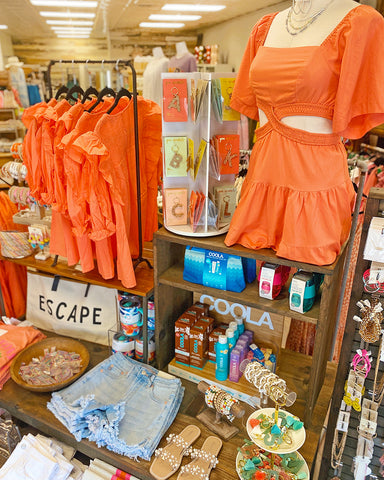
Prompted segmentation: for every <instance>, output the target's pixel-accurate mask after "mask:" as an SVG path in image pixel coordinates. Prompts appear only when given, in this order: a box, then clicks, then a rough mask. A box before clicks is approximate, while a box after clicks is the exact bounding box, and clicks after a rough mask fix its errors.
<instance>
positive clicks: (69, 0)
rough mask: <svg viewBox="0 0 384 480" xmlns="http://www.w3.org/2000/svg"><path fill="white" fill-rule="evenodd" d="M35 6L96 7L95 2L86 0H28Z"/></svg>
mask: <svg viewBox="0 0 384 480" xmlns="http://www.w3.org/2000/svg"><path fill="white" fill-rule="evenodd" d="M30 2H31V3H32V5H36V6H37V7H72V8H96V7H97V2H95V1H88V0H30Z"/></svg>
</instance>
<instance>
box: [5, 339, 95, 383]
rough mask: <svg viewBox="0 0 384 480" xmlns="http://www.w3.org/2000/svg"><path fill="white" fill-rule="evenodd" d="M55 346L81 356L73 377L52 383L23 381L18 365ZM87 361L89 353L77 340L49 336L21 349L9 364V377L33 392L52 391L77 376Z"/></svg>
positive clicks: (72, 380)
mask: <svg viewBox="0 0 384 480" xmlns="http://www.w3.org/2000/svg"><path fill="white" fill-rule="evenodd" d="M51 347H56V350H65V351H67V352H75V353H78V354H79V355H80V357H81V370H80V372H78V373H76V374H75V375H73V377H71V378H69V379H67V380H65V381H63V382H59V383H52V384H51V385H30V384H29V383H27V382H25V381H24V380H23V379H22V378H21V376H20V373H19V372H20V366H21V364H22V363H25V364H29V363H30V362H31V360H32V358H34V357H39V356H44V349H45V348H49V349H50V348H51ZM88 363H89V353H88V350H87V349H86V348H85V347H84V345H83V344H82V343H80V342H78V341H77V340H73V339H72V338H67V337H49V338H46V339H44V340H41V341H40V342H37V343H34V344H33V345H30V346H29V347H27V348H26V349H25V350H23V351H21V352H20V353H19V354H18V355H17V356H16V357H15V358H14V359H13V362H12V364H11V369H10V372H11V378H12V380H13V381H14V382H15V383H17V384H18V385H20V386H21V387H23V388H25V389H27V390H31V391H33V392H54V391H56V390H60V389H61V388H64V387H66V386H67V385H69V384H71V383H72V382H74V381H75V380H76V379H77V378H79V377H80V376H81V375H82V374H83V373H84V372H85V369H86V368H87V366H88Z"/></svg>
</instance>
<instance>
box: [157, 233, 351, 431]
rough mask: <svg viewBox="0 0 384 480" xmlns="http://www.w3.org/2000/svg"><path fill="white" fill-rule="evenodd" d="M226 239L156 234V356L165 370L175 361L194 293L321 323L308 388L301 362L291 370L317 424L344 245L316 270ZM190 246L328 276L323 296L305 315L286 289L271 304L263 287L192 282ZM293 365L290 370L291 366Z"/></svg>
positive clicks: (307, 417)
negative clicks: (187, 267)
mask: <svg viewBox="0 0 384 480" xmlns="http://www.w3.org/2000/svg"><path fill="white" fill-rule="evenodd" d="M224 239H225V236H224V235H221V236H218V237H209V238H195V237H183V236H180V235H175V234H173V233H170V232H168V231H167V230H166V229H165V228H162V229H160V230H159V231H158V232H156V233H155V236H154V269H155V309H156V344H157V345H162V348H161V349H160V350H159V352H158V355H157V362H158V365H159V367H160V368H165V367H166V366H167V365H168V363H169V362H171V360H172V359H173V357H174V348H175V332H174V330H175V321H176V320H177V318H178V317H179V316H180V315H181V314H182V313H183V312H184V311H185V310H186V309H187V308H188V307H189V306H190V305H192V303H193V293H194V292H197V293H204V294H208V295H211V296H212V297H217V298H222V299H224V300H228V301H230V302H234V303H240V304H242V305H244V306H247V307H248V306H250V307H254V308H256V309H259V310H262V311H265V312H268V313H275V314H277V315H280V316H285V317H290V318H293V319H298V320H303V321H305V322H309V323H312V324H315V325H316V336H315V343H314V350H313V357H312V359H309V362H310V366H309V367H308V375H307V380H306V382H307V383H306V384H305V388H304V386H303V385H302V384H303V382H302V380H301V376H300V374H299V373H298V372H300V371H301V369H302V368H303V364H302V363H301V360H300V359H299V360H298V362H297V368H296V367H295V368H293V367H292V374H291V379H292V380H294V379H296V378H298V379H299V381H298V382H297V383H298V385H297V386H298V387H299V386H300V385H301V387H300V388H299V392H298V395H300V397H299V399H298V401H300V402H302V404H303V406H304V422H305V423H306V424H307V425H308V424H310V423H311V422H312V421H313V413H314V409H315V406H316V402H317V399H318V397H319V393H320V391H321V388H322V386H323V384H324V380H325V372H326V368H327V361H328V358H329V356H330V352H331V347H332V339H333V335H334V330H335V323H336V312H337V304H338V292H339V291H340V285H341V279H342V272H343V266H344V259H345V254H346V249H345V246H344V248H343V250H342V253H341V254H340V256H339V257H338V258H337V259H336V261H335V262H334V263H333V264H332V265H326V266H317V265H309V264H306V263H301V262H293V261H290V260H287V259H283V258H280V257H277V256H276V254H275V253H274V252H273V251H271V250H268V249H264V250H257V251H254V250H250V249H247V248H244V247H242V246H240V245H236V246H234V247H226V245H225V244H224ZM188 245H190V246H193V247H199V248H204V249H209V250H215V251H219V252H223V253H227V254H232V255H239V256H241V257H247V258H252V259H255V260H264V261H268V262H272V263H277V264H282V265H287V266H290V267H292V268H302V269H304V270H307V271H309V272H318V273H323V274H324V282H323V285H322V288H321V295H319V296H318V298H317V300H316V302H315V305H314V306H313V308H312V309H311V310H310V311H309V312H306V313H305V314H300V313H297V312H293V311H291V310H290V309H289V304H288V292H287V289H286V288H285V289H283V292H282V294H281V297H280V298H279V299H277V300H267V299H263V298H260V297H259V295H258V284H257V282H254V283H252V284H249V285H247V286H246V288H245V289H244V290H243V291H242V292H240V293H236V292H228V291H225V290H217V289H214V288H209V287H206V286H204V285H198V284H193V283H190V282H186V281H184V280H183V266H182V261H183V258H184V253H185V248H186V247H187V246H188ZM289 367H290V366H289Z"/></svg>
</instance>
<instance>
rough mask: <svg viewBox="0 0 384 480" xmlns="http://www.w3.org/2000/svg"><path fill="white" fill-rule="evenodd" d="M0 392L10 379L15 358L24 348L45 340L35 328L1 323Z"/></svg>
mask: <svg viewBox="0 0 384 480" xmlns="http://www.w3.org/2000/svg"><path fill="white" fill-rule="evenodd" d="M0 331H2V332H6V333H3V334H2V335H1V336H0V390H1V389H2V388H3V385H4V383H5V382H6V381H7V380H9V378H10V371H9V369H10V366H11V363H12V360H13V358H14V357H15V356H16V355H17V354H18V353H19V352H21V350H23V349H24V348H26V347H28V346H29V345H32V344H33V343H36V342H38V341H40V340H43V339H44V338H45V335H44V334H43V333H41V332H40V331H39V330H37V329H36V328H34V327H22V326H20V327H19V326H15V325H5V324H4V323H3V322H0Z"/></svg>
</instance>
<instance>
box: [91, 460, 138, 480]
mask: <svg viewBox="0 0 384 480" xmlns="http://www.w3.org/2000/svg"><path fill="white" fill-rule="evenodd" d="M128 478H129V480H139V479H138V478H137V477H134V476H133V475H131V474H129V473H126V472H123V471H122V470H119V469H118V468H116V467H113V466H112V465H109V463H105V462H103V461H102V460H99V459H98V458H95V459H94V460H91V463H90V464H89V467H88V468H87V469H86V470H85V472H84V474H83V477H82V480H120V479H121V480H125V479H128Z"/></svg>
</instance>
